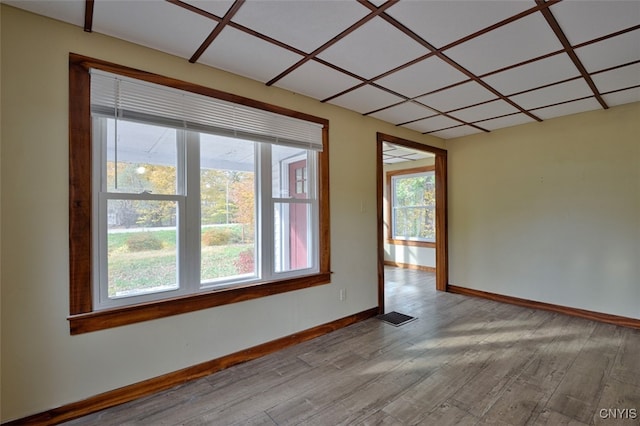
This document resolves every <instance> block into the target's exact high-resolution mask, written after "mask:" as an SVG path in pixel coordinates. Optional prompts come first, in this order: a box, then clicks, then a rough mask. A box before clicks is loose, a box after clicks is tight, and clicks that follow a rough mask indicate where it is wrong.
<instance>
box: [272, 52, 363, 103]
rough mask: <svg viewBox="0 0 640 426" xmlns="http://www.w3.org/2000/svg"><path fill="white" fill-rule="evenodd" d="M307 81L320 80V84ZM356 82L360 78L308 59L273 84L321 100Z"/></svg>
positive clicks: (358, 81)
mask: <svg viewBox="0 0 640 426" xmlns="http://www.w3.org/2000/svg"><path fill="white" fill-rule="evenodd" d="M309 81H321V82H322V84H309ZM358 83H360V80H357V79H355V78H353V77H350V76H348V75H347V74H345V73H342V72H340V71H336V70H334V69H332V68H329V67H327V66H325V65H322V64H320V63H318V62H316V61H308V62H306V63H304V64H302V65H301V66H300V67H299V68H296V69H295V70H294V71H293V72H291V73H289V74H287V75H285V76H284V77H283V78H282V79H280V80H279V81H277V82H276V83H275V86H278V87H282V88H284V89H287V90H291V91H294V92H296V93H301V94H303V95H307V96H311V97H312V98H316V99H320V100H322V99H326V98H328V97H330V96H333V95H335V94H336V93H340V92H342V91H343V90H346V89H348V88H350V87H353V86H355V85H357V84H358Z"/></svg>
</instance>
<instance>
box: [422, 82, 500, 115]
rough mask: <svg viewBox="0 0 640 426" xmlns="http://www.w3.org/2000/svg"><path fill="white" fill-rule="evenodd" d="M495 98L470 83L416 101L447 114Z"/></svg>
mask: <svg viewBox="0 0 640 426" xmlns="http://www.w3.org/2000/svg"><path fill="white" fill-rule="evenodd" d="M495 98H496V95H494V94H493V93H491V92H490V91H489V90H487V89H485V88H484V87H482V86H481V85H480V84H478V83H476V82H475V81H470V82H468V83H464V84H461V85H459V86H456V87H452V88H451V89H447V90H443V91H441V92H437V93H433V94H431V95H427V96H423V97H420V98H418V99H417V100H418V101H420V102H423V103H424V104H426V105H428V106H430V107H433V108H435V109H437V110H439V111H442V112H447V111H451V110H454V109H457V108H462V107H466V106H469V105H475V104H477V103H480V102H485V101H489V100H491V99H495Z"/></svg>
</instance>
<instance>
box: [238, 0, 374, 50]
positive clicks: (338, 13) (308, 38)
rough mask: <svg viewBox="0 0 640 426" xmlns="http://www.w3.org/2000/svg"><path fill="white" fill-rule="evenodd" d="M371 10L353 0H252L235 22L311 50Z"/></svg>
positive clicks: (239, 12)
mask: <svg viewBox="0 0 640 426" xmlns="http://www.w3.org/2000/svg"><path fill="white" fill-rule="evenodd" d="M368 12H369V9H367V8H366V7H364V6H362V5H360V4H359V3H357V2H350V1H310V0H306V1H304V0H297V1H290V0H285V1H283V0H270V1H264V0H257V1H256V0H253V1H247V2H246V3H245V4H244V5H243V6H242V7H241V8H240V10H238V13H237V14H236V15H235V16H234V17H233V21H234V22H237V23H239V24H241V25H244V26H246V27H249V28H252V29H254V30H256V31H258V32H259V33H262V34H264V35H267V36H269V37H271V38H274V39H276V40H278V41H281V42H283V43H286V44H288V45H290V46H293V47H296V48H298V49H300V50H302V51H304V52H306V53H310V52H312V51H314V50H315V49H316V48H318V47H320V46H322V45H323V44H324V43H326V42H327V41H329V40H331V39H332V38H333V37H335V36H337V35H338V34H340V33H341V32H342V31H344V30H345V29H347V28H348V27H349V26H351V25H352V24H353V23H355V22H357V21H358V20H359V19H360V18H362V17H363V16H365V15H366V14H367V13H368ZM284 23H286V25H285V24H284Z"/></svg>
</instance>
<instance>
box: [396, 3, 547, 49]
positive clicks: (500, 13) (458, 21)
mask: <svg viewBox="0 0 640 426" xmlns="http://www.w3.org/2000/svg"><path fill="white" fill-rule="evenodd" d="M533 6H535V4H534V3H533V2H532V1H527V0H522V1H401V2H399V3H397V4H396V5H394V6H391V7H390V8H389V9H388V10H387V13H388V14H389V15H391V16H393V17H394V18H396V19H398V20H399V21H401V22H402V23H404V24H405V25H406V26H407V27H409V29H411V30H412V31H413V32H415V33H416V34H418V35H419V36H421V37H422V38H423V39H425V40H426V41H428V42H429V43H431V44H432V45H434V46H435V47H443V46H445V45H446V44H449V43H451V42H452V41H455V40H458V39H461V38H462V37H464V36H467V35H469V34H472V33H475V32H477V31H479V30H482V29H483V28H486V27H489V26H491V25H493V24H496V23H498V22H500V21H502V20H504V19H506V18H508V17H510V16H512V15H516V14H518V13H520V12H522V11H524V10H526V9H529V8H531V7H533Z"/></svg>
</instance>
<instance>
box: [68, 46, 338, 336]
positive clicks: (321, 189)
mask: <svg viewBox="0 0 640 426" xmlns="http://www.w3.org/2000/svg"><path fill="white" fill-rule="evenodd" d="M92 68H95V69H100V70H103V71H108V72H112V73H116V74H120V75H124V76H127V77H132V78H136V79H139V80H145V81H148V82H152V83H156V84H161V85H164V86H169V87H173V88H176V89H181V90H186V91H189V92H192V93H198V94H201V95H205V96H210V97H214V98H218V99H223V100H226V101H231V102H235V103H238V104H243V105H247V106H251V107H253V108H258V109H262V110H265V111H270V112H274V113H278V114H282V115H286V116H290V117H295V118H299V119H303V120H306V121H310V122H314V123H318V124H321V125H322V126H323V129H322V139H323V140H322V143H323V151H322V152H319V153H318V171H319V177H318V203H319V233H318V239H319V241H318V244H319V265H318V266H319V272H318V273H315V274H312V275H307V276H301V277H295V278H289V279H284V280H278V281H271V282H262V283H259V284H252V285H244V286H243V285H240V286H236V287H232V288H229V289H217V290H212V291H207V292H202V293H197V294H193V295H188V296H183V297H176V298H171V299H163V300H160V301H154V302H148V303H141V304H135V305H129V306H126V307H121V308H114V309H105V310H100V311H94V310H93V296H92V287H93V286H92V268H93V256H92V244H91V238H92V235H91V232H92V223H93V217H92V188H91V182H92V176H91V173H92V170H91V164H92V159H91V143H92V142H91V105H90V89H91V77H90V74H89V70H90V69H92ZM329 212H330V206H329V121H328V120H326V119H324V118H320V117H315V116H312V115H308V114H305V113H301V112H298V111H293V110H290V109H287V108H283V107H279V106H275V105H271V104H267V103H264V102H261V101H256V100H253V99H249V98H245V97H242V96H239V95H234V94H231V93H227V92H222V91H219V90H216V89H211V88H208V87H203V86H199V85H196V84H193V83H188V82H185V81H181V80H176V79H173V78H169V77H164V76H161V75H158V74H152V73H149V72H146V71H141V70H137V69H133V68H129V67H125V66H121V65H116V64H113V63H110V62H106V61H102V60H98V59H93V58H89V57H86V56H81V55H77V54H73V53H71V54H70V55H69V278H70V282H69V313H70V315H69V317H68V320H69V324H70V330H71V334H80V333H86V332H90V331H96V330H103V329H107V328H111V327H118V326H121V325H126V324H133V323H137V322H141V321H148V320H152V319H157V318H163V317H167V316H171V315H178V314H183V313H187V312H193V311H197V310H201V309H207V308H211V307H214V306H221V305H226V304H230V303H236V302H241V301H245V300H251V299H255V298H259V297H265V296H270V295H274V294H279V293H284V292H288V291H294V290H299V289H303V288H308V287H313V286H317V285H323V284H328V283H330V282H331V272H330V265H331V257H330V253H331V250H330V229H329V226H330V219H329Z"/></svg>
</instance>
